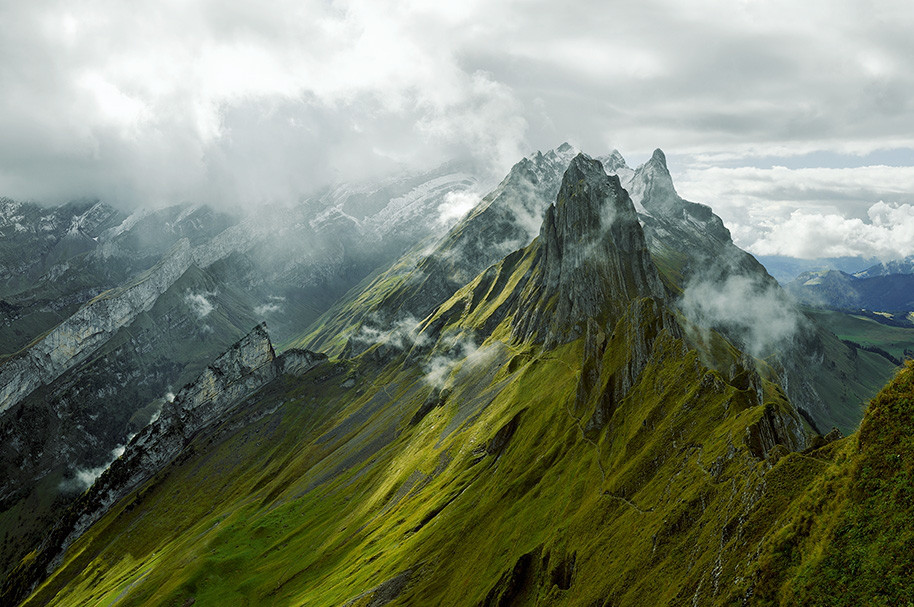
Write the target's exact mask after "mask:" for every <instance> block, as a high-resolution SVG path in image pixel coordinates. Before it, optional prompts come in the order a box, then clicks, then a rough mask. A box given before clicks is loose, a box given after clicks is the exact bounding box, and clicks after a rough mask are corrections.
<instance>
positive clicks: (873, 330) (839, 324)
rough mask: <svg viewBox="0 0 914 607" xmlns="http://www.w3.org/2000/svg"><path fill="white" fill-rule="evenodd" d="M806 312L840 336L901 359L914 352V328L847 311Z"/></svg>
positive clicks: (810, 310) (809, 309) (813, 310)
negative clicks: (884, 322)
mask: <svg viewBox="0 0 914 607" xmlns="http://www.w3.org/2000/svg"><path fill="white" fill-rule="evenodd" d="M804 311H805V312H806V314H808V315H809V316H812V317H813V318H814V319H815V320H816V321H817V322H819V324H821V325H822V326H824V327H826V328H827V329H828V330H829V331H831V332H832V333H834V334H835V335H837V336H838V337H839V338H840V339H845V340H848V341H852V342H854V343H857V344H860V345H861V346H864V347H875V348H880V349H882V350H885V351H886V352H888V353H889V354H890V355H891V356H893V357H895V358H898V359H902V360H903V359H904V358H906V357H907V355H906V352H908V353H910V352H914V328H907V327H893V326H890V325H885V324H882V323H879V322H876V321H875V320H873V319H871V318H867V317H865V316H860V315H857V314H850V313H847V312H836V311H833V310H822V309H817V308H808V309H806V310H804Z"/></svg>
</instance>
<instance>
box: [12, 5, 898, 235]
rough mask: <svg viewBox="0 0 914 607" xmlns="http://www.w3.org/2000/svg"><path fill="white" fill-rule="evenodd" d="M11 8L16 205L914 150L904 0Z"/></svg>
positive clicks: (150, 200)
mask: <svg viewBox="0 0 914 607" xmlns="http://www.w3.org/2000/svg"><path fill="white" fill-rule="evenodd" d="M452 4H453V3H452ZM0 21H2V22H3V23H5V24H8V25H9V27H7V28H6V30H5V35H4V36H3V37H2V39H0V88H2V90H3V91H4V94H3V96H2V99H0V144H2V145H0V167H2V168H0V193H2V194H3V195H7V196H12V197H15V198H37V199H42V200H47V201H57V200H62V199H67V198H72V197H76V196H82V195H98V196H102V197H103V198H105V199H106V200H108V201H110V202H120V203H121V204H122V205H139V204H144V205H148V204H153V205H155V204H161V203H165V202H178V201H182V200H192V201H195V202H210V203H214V204H244V205H251V204H256V203H258V202H261V201H275V200H287V199H290V198H292V199H297V197H298V196H299V195H301V194H302V193H306V192H307V191H309V190H312V189H314V188H317V187H320V186H322V185H325V184H327V183H330V182H335V181H339V180H351V179H352V177H353V176H354V175H358V176H361V177H371V176H372V175H379V174H381V173H384V172H388V171H391V170H393V169H399V168H403V167H404V166H407V167H417V166H429V165H431V164H435V163H437V162H440V161H443V160H445V159H448V158H450V157H453V156H461V155H464V156H472V157H474V158H476V159H478V160H480V161H481V165H482V166H485V167H487V168H488V169H490V170H491V171H492V173H493V174H499V173H503V172H504V171H505V170H506V169H507V168H508V167H509V166H510V165H511V164H512V163H513V162H514V161H516V160H517V159H518V158H519V157H520V156H521V155H522V153H524V152H528V151H530V150H532V149H537V148H539V149H547V148H551V147H553V146H554V145H556V144H557V143H558V142H560V141H562V140H566V139H569V140H573V141H575V142H576V144H577V145H579V146H580V147H581V148H583V149H586V150H591V151H594V152H595V153H600V152H602V151H604V150H608V149H610V148H612V147H617V148H619V149H621V150H622V151H623V152H624V153H625V154H626V155H628V156H631V157H632V158H635V159H637V158H641V157H646V156H647V155H648V154H649V153H650V150H652V149H653V148H654V147H657V146H662V147H664V148H665V149H667V150H668V151H669V150H675V151H678V152H680V153H681V154H683V155H684V156H685V157H687V158H690V159H693V160H696V161H700V160H702V159H704V160H707V159H709V158H718V159H720V158H725V157H726V158H746V157H749V156H752V155H755V156H759V155H764V154H768V155H775V156H794V155H796V154H798V153H808V152H810V151H815V150H834V149H839V150H841V151H843V152H845V153H865V152H868V151H872V150H879V149H887V148H898V149H911V148H914V134H912V133H911V130H910V129H909V128H908V122H909V120H910V115H911V110H912V108H914V105H912V104H914V101H912V100H914V74H912V72H911V71H910V70H909V69H907V66H908V63H909V58H910V57H911V56H912V55H914V39H912V37H911V36H910V34H909V33H910V31H911V29H912V25H914V13H911V11H910V10H909V7H908V6H907V5H906V4H904V3H902V2H897V1H891V0H890V1H887V2H880V3H878V6H877V5H873V4H872V3H869V2H864V1H863V0H859V1H852V2H846V3H841V4H840V6H838V5H835V4H834V3H826V2H824V1H822V0H816V1H813V2H807V3H803V4H802V5H798V4H797V3H795V2H787V1H786V0H774V1H772V2H725V1H723V0H692V1H690V2H680V1H674V0H648V1H645V2H639V3H630V4H628V5H625V6H620V5H617V4H607V3H599V2H580V3H576V4H575V5H573V6H568V5H566V4H562V3H556V2H554V1H551V0H525V1H524V2H520V1H518V0H509V1H506V2H499V3H497V4H495V5H493V3H483V2H478V1H472V2H470V1H468V2H462V3H460V6H459V7H457V6H450V5H447V6H446V5H444V4H442V3H435V2H426V1H423V0H389V1H378V0H340V1H339V2H333V3H327V2H323V1H320V0H304V1H296V2H292V1H291V0H273V1H272V2H266V3H256V4H255V3H250V2H242V1H240V0H229V1H228V2H224V1H219V2H217V1H216V0H196V1H192V2H165V3H155V4H148V5H143V6H139V7H138V6H135V5H132V4H131V5H128V4H124V3H118V2H114V1H113V0H88V1H87V2H82V3H80V4H79V6H78V8H77V7H74V6H73V5H72V3H66V2H63V0H43V1H40V2H18V3H17V2H7V3H3V4H2V5H0ZM683 49H687V52H683ZM879 199H884V200H889V199H892V197H891V196H887V195H885V194H880V195H878V196H876V197H874V198H872V199H871V202H872V201H875V200H879ZM699 200H703V201H706V202H709V203H712V204H713V203H714V200H710V199H707V198H705V199H700V198H699ZM744 219H745V218H744ZM742 223H751V221H750V220H748V219H746V220H745V221H743V222H742Z"/></svg>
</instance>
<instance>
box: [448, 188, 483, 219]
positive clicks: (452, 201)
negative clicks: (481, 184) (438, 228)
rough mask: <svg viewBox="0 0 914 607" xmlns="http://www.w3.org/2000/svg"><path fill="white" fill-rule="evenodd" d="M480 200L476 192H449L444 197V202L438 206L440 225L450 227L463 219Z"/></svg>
mask: <svg viewBox="0 0 914 607" xmlns="http://www.w3.org/2000/svg"><path fill="white" fill-rule="evenodd" d="M480 200H481V198H480V196H479V194H476V193H475V192H470V191H462V192H448V193H447V194H445V195H444V202H442V203H441V204H440V205H438V223H440V224H443V225H450V224H452V223H454V222H455V221H457V220H458V219H462V218H463V217H464V215H466V214H467V213H469V212H470V211H471V210H472V209H473V207H475V206H476V205H477V204H479V201H480Z"/></svg>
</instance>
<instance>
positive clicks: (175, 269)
mask: <svg viewBox="0 0 914 607" xmlns="http://www.w3.org/2000/svg"><path fill="white" fill-rule="evenodd" d="M191 260H192V258H191V248H190V243H189V242H188V241H187V240H186V239H183V240H181V241H180V242H179V243H178V244H177V245H176V246H175V247H174V248H173V249H172V251H171V252H170V253H169V254H168V255H167V256H166V257H165V258H164V259H163V260H162V261H161V262H160V263H159V264H157V265H156V266H155V267H154V268H152V269H151V270H149V271H148V272H146V273H145V274H143V275H142V276H140V277H139V278H138V279H137V280H136V281H135V282H133V283H132V284H130V285H128V286H125V287H122V288H119V289H115V290H113V291H108V292H106V293H102V294H101V295H99V296H98V297H96V298H95V299H93V300H92V301H90V302H89V303H87V304H86V305H85V306H83V307H82V308H80V309H79V311H77V312H76V313H75V314H73V315H72V316H71V317H70V318H68V319H67V320H66V321H64V322H62V323H61V324H59V325H58V326H57V327H55V328H54V329H52V330H51V332H50V333H48V334H47V335H46V336H45V337H43V338H42V339H40V340H39V341H38V342H37V343H35V344H34V345H32V346H31V347H30V348H28V349H27V350H25V351H24V352H22V353H21V354H19V355H18V356H15V357H13V358H12V359H10V360H9V361H7V362H6V363H4V364H3V365H2V367H0V413H3V412H4V411H6V410H7V409H9V408H10V407H11V406H13V405H15V404H16V403H18V402H19V401H20V400H22V399H23V398H24V397H25V396H27V395H28V394H29V393H31V392H32V391H33V390H35V389H36V388H38V387H39V386H42V385H44V384H47V383H49V382H51V381H53V380H55V379H56V378H57V377H59V376H60V375H61V374H62V373H64V372H65V371H67V370H68V369H70V368H72V367H73V366H75V365H77V364H79V363H80V362H82V361H83V360H85V359H86V358H88V357H89V355H91V354H92V353H93V352H94V351H95V350H97V349H98V348H99V347H100V346H101V345H102V344H104V343H105V342H106V341H107V340H108V339H109V338H110V337H111V336H112V335H113V334H114V333H115V332H116V331H117V330H118V329H120V328H121V327H123V326H125V325H127V324H129V323H130V322H131V321H132V320H133V319H134V318H136V317H137V315H139V314H140V313H141V312H145V311H147V310H149V309H150V308H151V307H152V306H153V304H155V302H156V299H157V298H158V297H159V296H160V295H161V294H162V293H164V292H165V291H166V290H167V289H168V287H170V286H171V285H172V283H174V282H175V281H176V280H177V279H178V278H180V277H181V275H182V274H183V273H184V272H185V271H187V269H188V268H189V267H190V264H191Z"/></svg>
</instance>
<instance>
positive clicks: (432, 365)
mask: <svg viewBox="0 0 914 607" xmlns="http://www.w3.org/2000/svg"><path fill="white" fill-rule="evenodd" d="M497 351H498V350H497V349H496V348H494V347H493V348H484V347H483V348H480V347H479V346H477V345H476V342H475V341H473V340H472V339H471V338H469V337H465V336H463V337H461V338H459V339H458V340H457V341H455V342H454V344H453V345H451V347H450V348H448V349H447V351H446V352H439V353H437V354H436V355H435V356H433V357H432V358H431V359H430V360H429V361H428V362H427V363H426V364H425V376H424V377H423V380H424V381H425V382H426V383H427V384H429V385H430V386H432V387H434V388H439V389H440V388H443V387H444V386H445V385H446V384H447V381H448V379H449V378H450V376H451V374H452V373H453V372H454V371H455V370H457V369H460V370H461V371H463V370H472V369H476V368H478V367H479V366H480V365H483V364H485V363H487V362H488V361H490V360H491V359H492V357H493V356H495V354H496V353H497Z"/></svg>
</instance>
